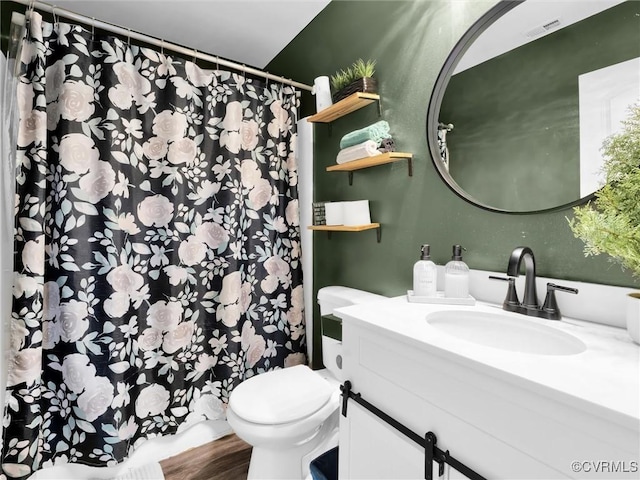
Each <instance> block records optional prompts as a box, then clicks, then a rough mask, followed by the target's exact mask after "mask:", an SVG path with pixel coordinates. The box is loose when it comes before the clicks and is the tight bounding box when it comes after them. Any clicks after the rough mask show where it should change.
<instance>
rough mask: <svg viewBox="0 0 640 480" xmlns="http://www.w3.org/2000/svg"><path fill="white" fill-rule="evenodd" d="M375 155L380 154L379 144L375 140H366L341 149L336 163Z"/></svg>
mask: <svg viewBox="0 0 640 480" xmlns="http://www.w3.org/2000/svg"><path fill="white" fill-rule="evenodd" d="M375 155H380V152H379V151H378V144H377V143H376V142H374V141H373V140H367V141H366V142H363V143H359V144H358V145H354V146H352V147H347V148H343V149H342V150H340V151H339V152H338V157H337V158H336V163H338V164H342V163H346V162H351V161H353V160H358V159H360V158H366V157H373V156H375Z"/></svg>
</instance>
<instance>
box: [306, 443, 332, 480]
mask: <svg viewBox="0 0 640 480" xmlns="http://www.w3.org/2000/svg"><path fill="white" fill-rule="evenodd" d="M310 470H311V478H313V480H338V447H335V448H332V449H331V450H328V451H326V452H325V453H323V454H322V455H320V456H319V457H317V458H316V459H314V460H312V461H311V465H310Z"/></svg>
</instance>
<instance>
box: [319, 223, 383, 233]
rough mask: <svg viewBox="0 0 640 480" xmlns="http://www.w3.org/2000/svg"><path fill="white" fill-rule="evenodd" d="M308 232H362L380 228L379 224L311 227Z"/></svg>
mask: <svg viewBox="0 0 640 480" xmlns="http://www.w3.org/2000/svg"><path fill="white" fill-rule="evenodd" d="M307 228H308V229H309V230H319V231H322V232H362V231H364V230H373V229H374V228H380V224H379V223H369V224H367V225H353V226H351V225H311V226H310V227H307Z"/></svg>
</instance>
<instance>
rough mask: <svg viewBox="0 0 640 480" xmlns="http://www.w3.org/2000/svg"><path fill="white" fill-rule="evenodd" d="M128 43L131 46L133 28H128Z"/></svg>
mask: <svg viewBox="0 0 640 480" xmlns="http://www.w3.org/2000/svg"><path fill="white" fill-rule="evenodd" d="M127 45H128V46H131V29H130V28H127Z"/></svg>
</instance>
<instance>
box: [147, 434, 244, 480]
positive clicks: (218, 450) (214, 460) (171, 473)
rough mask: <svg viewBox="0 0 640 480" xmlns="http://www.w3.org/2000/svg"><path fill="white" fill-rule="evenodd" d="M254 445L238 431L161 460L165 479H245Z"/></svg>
mask: <svg viewBox="0 0 640 480" xmlns="http://www.w3.org/2000/svg"><path fill="white" fill-rule="evenodd" d="M250 458H251V446H250V445H249V444H247V443H245V442H244V441H242V440H240V439H239V438H238V437H237V436H236V435H235V434H231V435H227V436H226V437H223V438H220V439H218V440H216V441H214V442H210V443H207V444H205V445H202V446H200V447H196V448H192V449H190V450H187V451H186V452H184V453H181V454H180V455H176V456H175V457H171V458H167V459H166V460H163V461H161V462H160V466H161V467H162V472H163V473H164V478H165V480H246V478H247V472H248V470H249V459H250Z"/></svg>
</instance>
